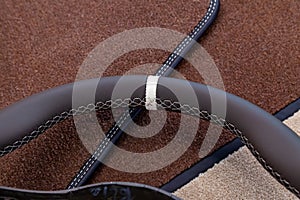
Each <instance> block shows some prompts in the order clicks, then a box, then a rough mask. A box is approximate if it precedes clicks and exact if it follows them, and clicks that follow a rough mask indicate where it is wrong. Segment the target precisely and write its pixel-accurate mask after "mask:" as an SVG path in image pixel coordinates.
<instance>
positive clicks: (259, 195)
mask: <svg viewBox="0 0 300 200" xmlns="http://www.w3.org/2000/svg"><path fill="white" fill-rule="evenodd" d="M299 120H300V111H298V112H297V113H296V114H295V115H294V116H292V117H290V118H289V119H287V120H285V121H284V123H285V124H287V125H288V126H289V127H290V128H291V129H293V130H294V131H295V132H296V133H297V134H299V137H300V130H299V127H300V123H299V122H300V121H299ZM175 195H176V196H178V197H181V198H183V199H191V200H194V199H195V200H196V199H278V200H279V199H298V198H297V197H296V196H295V195H294V194H292V193H291V192H290V191H289V190H287V189H286V188H285V187H284V186H282V185H281V184H280V183H278V182H277V181H276V180H275V179H274V178H273V177H272V176H271V175H270V174H269V173H268V172H267V171H266V170H265V169H264V168H263V167H262V166H261V165H260V164H259V162H258V161H257V160H256V159H255V157H254V156H253V155H252V154H251V152H250V151H249V150H248V149H247V147H245V146H244V147H242V148H240V149H239V150H238V151H237V152H235V153H233V154H232V155H230V156H228V157H227V158H226V159H224V160H223V161H221V162H220V163H219V164H216V165H215V166H214V167H213V168H212V169H209V170H208V171H207V172H205V173H203V174H200V175H199V176H198V177H197V178H195V179H194V180H192V181H190V182H189V183H188V184H186V185H185V186H183V187H182V188H180V189H178V190H177V191H176V192H175Z"/></svg>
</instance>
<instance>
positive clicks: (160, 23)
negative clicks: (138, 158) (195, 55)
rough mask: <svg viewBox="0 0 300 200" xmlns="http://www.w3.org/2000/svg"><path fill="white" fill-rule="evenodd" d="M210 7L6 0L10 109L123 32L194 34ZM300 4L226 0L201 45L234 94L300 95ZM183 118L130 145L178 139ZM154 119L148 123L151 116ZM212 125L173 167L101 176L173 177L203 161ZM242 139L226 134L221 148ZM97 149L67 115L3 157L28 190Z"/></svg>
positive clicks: (263, 101)
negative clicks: (85, 143) (87, 143)
mask: <svg viewBox="0 0 300 200" xmlns="http://www.w3.org/2000/svg"><path fill="white" fill-rule="evenodd" d="M207 6H208V1H207V0H205V1H194V0H187V1H180V0H174V1H168V2H161V1H155V0H151V1H144V0H142V1H136V2H132V1H129V0H126V1H122V0H116V1H113V2H110V1H106V0H105V1H88V2H79V1H72V0H68V1H57V0H52V1H47V0H43V1H30V2H27V1H13V0H5V1H2V2H1V5H0V30H1V31H0V47H1V49H0V67H1V73H0V108H4V107H6V106H8V105H9V104H12V103H14V102H16V101H18V100H21V99H23V98H25V97H27V96H29V95H32V94H34V93H37V92H40V91H43V90H45V89H47V88H52V87H54V86H59V85H61V84H65V83H69V82H72V81H74V80H75V76H76V73H77V70H78V68H79V66H80V65H81V64H82V62H83V60H84V59H85V58H86V56H87V55H88V53H89V52H90V51H91V50H92V49H93V48H94V47H95V46H96V45H98V44H99V43H100V42H101V41H103V40H104V39H106V38H108V37H109V36H112V35H113V34H116V33H119V32H122V31H124V30H128V29H132V28H137V27H151V26H155V27H163V28H169V29H173V30H176V31H180V32H182V33H188V32H189V31H190V30H191V29H192V28H193V27H194V25H196V23H197V22H198V21H199V19H200V18H201V17H202V16H203V14H204V13H205V10H206V8H207ZM299 10H300V1H298V0H284V1H282V0H274V1H259V0H255V1H252V0H245V1H240V0H230V1H229V0H223V1H221V10H220V13H219V17H218V19H217V21H216V22H215V24H214V26H213V27H212V28H211V29H210V30H209V31H208V33H207V34H206V35H205V37H204V38H203V39H202V41H201V44H202V46H203V47H204V48H205V49H206V50H207V51H208V52H209V54H210V55H211V56H212V57H213V59H214V61H215V63H216V65H217V66H218V68H219V70H220V72H221V75H222V77H223V81H224V83H225V87H226V90H227V91H228V92H231V93H233V94H236V95H238V96H241V97H242V98H245V99H247V100H249V101H251V102H253V103H255V104H257V105H258V106H261V107H262V108H264V109H266V110H267V111H269V112H271V113H274V112H276V111H278V110H279V109H281V108H283V107H284V106H285V105H287V104H289V103H290V102H292V101H293V100H295V99H296V98H297V97H299V96H300V88H299V84H300V79H299V74H300V44H299V36H300V14H299ZM167 56H168V53H167V52H163V51H151V50H141V51H135V52H133V53H129V54H128V55H126V56H123V57H122V58H120V59H118V61H116V62H115V63H114V64H113V65H112V66H111V68H110V70H108V71H107V72H106V75H116V74H123V73H124V72H125V71H126V70H128V69H129V68H131V67H134V66H136V65H140V64H146V63H162V62H163V61H164V60H165V59H166V58H167ZM115 66H119V67H118V68H116V67H115ZM120 66H122V67H120ZM179 71H180V72H181V73H182V74H184V75H185V76H186V77H187V78H188V79H189V80H193V81H199V82H201V81H202V79H201V77H199V75H198V74H196V73H192V68H191V66H190V65H189V64H187V63H184V64H183V65H181V66H180V69H179ZM95 76H97V75H95ZM102 114H103V116H104V118H101V119H100V120H101V121H102V125H103V126H104V129H107V128H108V127H109V125H110V124H111V123H112V121H111V120H110V119H111V118H110V115H109V113H108V112H103V113H102ZM178 117H179V116H177V115H176V114H170V117H169V119H168V121H169V123H167V125H166V127H165V129H164V130H163V131H161V133H160V134H159V135H158V136H156V137H155V139H156V140H155V139H151V140H149V141H140V140H139V141H138V140H136V139H134V141H135V142H131V139H133V138H132V137H130V136H127V137H124V139H123V141H122V143H121V144H120V146H121V147H124V148H126V149H132V150H136V151H138V150H139V149H143V148H145V149H147V148H148V147H149V149H150V147H151V146H157V147H161V146H163V144H165V141H168V140H170V139H171V138H172V137H173V134H174V130H176V127H177V126H178V123H179V122H178ZM146 118H147V117H146ZM146 118H144V120H140V121H139V123H140V124H147V119H146ZM12 123H13V122H12ZM202 124H203V125H202V126H201V128H200V130H199V131H198V138H197V139H196V140H195V141H194V143H193V145H192V146H191V147H190V148H189V149H188V151H187V152H186V153H185V154H184V155H183V156H182V157H181V158H180V159H179V160H178V161H176V162H175V163H173V164H171V165H170V166H168V167H166V168H164V169H161V170H159V171H156V172H151V173H146V174H129V173H123V172H118V171H116V170H113V169H110V168H108V167H104V168H103V169H101V170H99V171H98V172H97V174H96V175H95V177H94V178H93V180H92V181H91V182H93V183H95V182H99V181H120V180H121V181H134V182H141V183H146V184H151V185H154V186H160V185H161V184H163V183H166V182H167V181H168V180H170V178H172V177H174V176H175V175H176V174H179V173H180V172H181V171H182V170H184V169H186V168H188V167H189V166H191V165H192V164H193V163H195V162H196V161H197V160H199V158H198V149H199V145H200V144H201V139H202V138H203V136H204V134H205V127H207V123H202ZM232 138H233V137H232V136H231V135H230V134H228V133H224V134H223V136H222V137H221V138H220V140H219V142H218V144H217V146H216V147H215V148H218V147H219V146H221V145H223V144H225V143H226V142H228V141H229V140H231V139H232ZM145 142H146V143H147V144H145ZM154 143H155V144H154ZM147 146H148V147H147ZM88 157H89V153H88V152H87V151H86V150H85V148H84V147H83V146H82V144H81V142H80V140H79V138H78V136H77V134H76V131H75V128H74V125H73V123H72V120H67V121H65V122H63V123H61V124H59V125H57V126H55V127H54V128H52V129H51V130H49V131H47V132H46V133H45V134H44V135H42V136H40V137H39V138H38V139H37V140H35V141H33V142H31V143H30V144H28V145H26V146H24V147H22V148H21V149H19V150H16V151H15V152H13V153H11V154H9V155H6V156H4V157H2V158H0V174H1V176H0V184H1V185H5V186H12V187H18V188H25V189H39V190H55V189H63V188H65V187H66V185H67V184H68V182H69V181H70V180H71V178H72V177H73V176H74V175H75V173H76V172H77V171H78V170H79V168H80V166H81V165H82V163H83V162H84V161H85V160H86V159H87V158H88Z"/></svg>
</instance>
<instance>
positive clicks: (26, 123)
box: [0, 75, 300, 199]
mask: <svg viewBox="0 0 300 200" xmlns="http://www.w3.org/2000/svg"><path fill="white" fill-rule="evenodd" d="M149 80H152V81H149ZM153 80H155V81H154V82H153ZM116 86H118V88H119V89H118V91H117V93H116V92H115V87H116ZM137 86H138V87H137ZM75 87H76V92H77V93H79V95H77V96H80V97H81V98H80V99H77V100H76V105H74V102H73V101H72V95H73V92H74V91H75V90H74V88H75ZM89 88H95V96H94V97H95V98H94V99H93V100H91V99H90V98H88V95H87V94H88V93H87V92H88V91H89ZM128 91H132V92H128ZM179 96H181V97H186V98H178V97H179ZM191 97H195V98H191ZM223 97H225V98H224V99H225V106H226V112H225V113H224V112H223V109H219V108H217V109H214V108H213V105H214V104H215V102H221V99H222V98H223ZM222 101H223V100H222ZM74 106H75V107H74ZM128 106H129V107H145V108H146V109H151V110H156V109H166V110H168V111H172V112H181V113H183V114H187V115H192V116H195V117H200V118H202V119H205V120H210V121H212V122H215V123H217V124H219V125H221V126H222V127H223V128H225V129H228V130H229V131H231V132H232V133H234V134H236V135H237V136H238V137H239V138H240V139H241V140H242V142H243V143H245V145H246V146H247V147H248V148H249V150H250V151H251V152H252V154H253V155H254V156H255V157H256V159H257V160H258V161H259V162H260V163H261V165H262V166H263V167H264V168H265V169H266V170H267V171H268V172H269V173H270V174H271V175H272V176H273V177H274V178H275V179H276V180H277V181H279V182H280V183H281V184H282V185H284V186H285V187H286V188H287V189H289V190H290V191H291V192H293V193H294V194H295V195H296V196H298V197H300V193H299V191H300V170H299V166H300V156H299V153H300V137H299V136H298V135H296V133H294V132H293V131H292V130H291V129H289V128H288V127H287V126H285V125H284V124H283V123H282V122H281V121H279V120H278V119H276V118H275V117H273V116H272V115H271V114H269V113H267V112H266V111H264V110H262V109H261V108H259V107H257V106H255V105H253V104H251V103H250V102H248V101H246V100H243V99H241V98H239V97H237V96H235V95H232V94H229V93H226V92H225V91H221V90H219V89H216V88H213V87H210V86H206V85H202V84H199V83H195V82H191V81H187V80H180V79H174V78H167V77H156V76H150V77H148V76H143V75H140V76H114V77H104V78H101V79H90V80H84V81H79V82H76V83H72V84H67V85H63V86H60V87H57V88H53V89H49V90H47V91H44V92H42V93H39V94H36V95H33V96H31V97H28V98H26V99H24V100H22V101H20V102H18V103H15V104H13V105H11V106H9V107H7V108H5V109H3V110H2V111H1V112H0V156H4V155H6V154H8V153H10V152H12V151H13V150H15V149H18V148H20V147H21V146H22V145H24V144H26V143H28V142H30V141H31V140H32V139H34V138H36V137H38V135H40V134H42V133H43V132H44V131H45V130H47V129H48V128H50V127H52V126H53V125H54V124H56V123H59V122H61V121H62V120H64V119H66V118H68V117H71V116H74V115H77V114H82V113H88V112H91V111H95V110H101V109H111V108H117V107H128ZM142 196H143V197H142ZM83 197H84V198H85V199H106V198H108V197H109V198H112V199H134V198H133V197H135V198H137V199H141V198H143V199H178V198H177V197H175V196H174V195H172V194H169V193H167V192H165V191H162V190H160V189H157V188H154V187H150V186H145V185H142V184H136V183H124V182H123V183H118V182H113V183H100V184H96V185H89V186H84V187H79V188H76V189H70V190H63V191H49V192H42V191H30V190H21V189H15V188H8V187H0V199H1V198H4V199H32V198H34V199H80V198H83Z"/></svg>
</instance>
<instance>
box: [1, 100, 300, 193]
mask: <svg viewBox="0 0 300 200" xmlns="http://www.w3.org/2000/svg"><path fill="white" fill-rule="evenodd" d="M136 100H138V101H139V102H136ZM156 100H157V103H158V105H157V107H158V108H163V109H170V110H173V111H181V112H182V113H187V114H190V115H192V116H198V117H200V118H202V119H206V120H209V121H211V122H213V123H215V124H217V125H221V126H222V127H223V128H225V129H227V130H229V131H230V132H232V133H234V134H235V135H237V136H238V137H239V138H241V140H242V141H243V142H244V143H245V145H246V146H247V147H248V148H249V149H250V151H251V153H252V154H253V155H254V156H255V157H256V158H257V160H258V161H259V162H260V163H261V164H262V166H263V167H264V168H265V169H266V170H267V171H268V172H269V173H270V174H271V175H272V176H273V177H274V178H275V179H277V180H278V181H279V182H280V183H281V184H283V185H284V186H285V187H286V188H287V189H289V190H290V191H292V192H293V193H295V194H296V195H297V196H298V197H300V192H299V191H298V190H297V189H296V188H295V187H293V186H292V185H291V184H290V183H289V182H288V181H287V180H285V179H284V178H283V177H282V176H281V175H280V174H279V173H278V172H276V171H275V170H274V169H273V168H272V167H271V166H270V165H268V164H267V162H266V161H265V159H264V158H262V157H261V155H260V153H259V152H258V151H257V150H256V149H255V148H254V146H253V145H252V144H251V143H250V142H249V140H248V139H247V138H246V137H245V136H244V135H243V134H242V132H241V131H240V130H238V129H237V128H236V127H235V126H234V125H233V124H231V123H229V122H227V121H226V120H225V119H223V118H219V117H218V116H216V115H213V114H210V113H208V112H207V111H200V110H199V108H197V107H191V106H190V105H187V104H181V103H180V102H172V101H171V100H161V99H159V98H157V99H156ZM144 104H145V100H144V99H140V98H135V99H133V100H130V99H129V98H126V99H123V100H122V99H117V100H114V101H112V100H109V101H106V102H97V104H96V105H94V104H88V105H87V106H80V107H79V108H78V109H72V110H70V111H69V112H67V111H65V112H62V114H61V115H58V116H55V117H54V118H53V119H56V121H62V120H58V118H59V117H62V118H61V119H66V118H67V117H66V116H67V115H70V114H72V116H74V115H78V114H83V113H88V112H92V111H94V110H99V109H103V108H106V109H108V108H118V107H127V106H128V105H130V106H133V107H134V106H142V105H144ZM99 105H101V106H99ZM53 119H52V120H49V121H53ZM49 121H47V122H46V123H45V124H44V127H46V126H45V125H46V124H48V122H49ZM49 128H50V127H49ZM46 129H47V128H43V129H42V130H43V131H45V130H46ZM28 142H29V141H26V143H28ZM21 144H22V143H21ZM23 144H24V143H23ZM14 147H15V146H14ZM19 147H20V146H19ZM9 152H10V151H9ZM9 152H7V151H6V152H5V151H2V150H1V151H0V156H2V155H4V154H6V153H9ZM90 160H91V161H89V165H87V166H90V165H92V164H91V163H93V162H95V161H93V160H96V159H95V157H91V158H90Z"/></svg>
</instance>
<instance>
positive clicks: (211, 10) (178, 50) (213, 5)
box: [156, 0, 217, 76]
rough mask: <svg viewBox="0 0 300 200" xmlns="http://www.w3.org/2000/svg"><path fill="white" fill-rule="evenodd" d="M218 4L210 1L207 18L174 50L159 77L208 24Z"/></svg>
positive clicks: (160, 70) (214, 0)
mask: <svg viewBox="0 0 300 200" xmlns="http://www.w3.org/2000/svg"><path fill="white" fill-rule="evenodd" d="M216 6H217V2H216V0H212V1H210V4H209V8H208V10H207V12H206V14H205V16H204V17H203V18H202V19H201V21H200V22H199V23H198V24H197V26H196V27H195V28H194V29H193V31H192V32H191V33H190V34H189V36H187V37H185V38H184V40H183V41H182V42H181V43H180V44H179V45H178V46H177V47H176V49H175V50H174V53H172V54H171V56H169V58H168V59H167V61H166V62H165V63H164V64H163V66H162V68H161V69H159V70H158V72H157V73H156V75H157V76H161V75H163V74H164V73H165V72H166V71H167V70H168V69H169V68H170V66H171V64H172V62H173V61H174V60H175V59H176V58H177V57H178V56H179V55H180V53H181V52H182V51H183V49H184V48H185V47H186V46H187V45H189V44H190V43H191V42H192V40H193V39H194V37H195V36H196V35H197V34H198V33H199V32H200V31H201V29H202V28H203V26H205V24H206V23H207V22H208V20H209V19H210V18H211V16H212V14H213V13H214V12H215V10H216V8H217V7H216Z"/></svg>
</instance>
